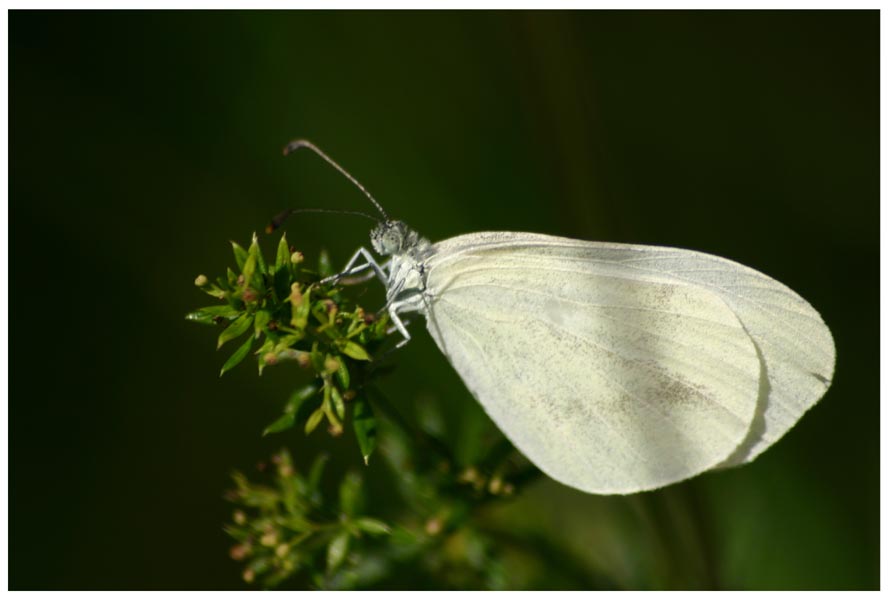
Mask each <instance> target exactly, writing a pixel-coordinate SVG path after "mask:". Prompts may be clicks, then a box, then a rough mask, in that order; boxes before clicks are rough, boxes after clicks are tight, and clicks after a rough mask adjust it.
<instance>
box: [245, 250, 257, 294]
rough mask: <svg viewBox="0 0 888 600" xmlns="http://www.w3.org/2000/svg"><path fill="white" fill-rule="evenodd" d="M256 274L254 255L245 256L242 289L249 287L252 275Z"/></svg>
mask: <svg viewBox="0 0 888 600" xmlns="http://www.w3.org/2000/svg"><path fill="white" fill-rule="evenodd" d="M255 272H256V255H255V254H250V255H249V256H247V260H245V261H244V269H243V275H244V289H247V288H248V287H250V282H251V281H252V280H253V273H255Z"/></svg>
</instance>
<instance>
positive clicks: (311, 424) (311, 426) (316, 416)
mask: <svg viewBox="0 0 888 600" xmlns="http://www.w3.org/2000/svg"><path fill="white" fill-rule="evenodd" d="M323 418H324V407H323V406H320V407H318V409H317V410H315V411H314V412H313V413H311V416H310V417H309V418H308V421H306V422H305V433H306V435H308V434H309V433H311V432H312V431H314V430H315V428H317V426H318V425H319V424H320V423H321V420H322V419H323Z"/></svg>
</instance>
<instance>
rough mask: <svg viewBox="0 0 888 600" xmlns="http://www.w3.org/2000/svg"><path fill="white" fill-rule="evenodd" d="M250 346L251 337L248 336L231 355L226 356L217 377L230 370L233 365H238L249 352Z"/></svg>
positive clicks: (251, 343) (251, 346) (251, 345)
mask: <svg viewBox="0 0 888 600" xmlns="http://www.w3.org/2000/svg"><path fill="white" fill-rule="evenodd" d="M252 348H253V337H252V336H250V337H248V338H247V341H245V342H244V343H243V344H241V346H240V348H238V349H237V350H235V351H234V354H232V355H231V356H229V357H228V360H226V361H225V364H224V365H222V370H221V371H219V377H222V376H223V375H225V373H227V372H228V371H230V370H231V369H233V368H234V367H236V366H237V365H239V364H240V362H241V361H242V360H243V359H244V358H246V356H247V354H249V353H250V350H251V349H252Z"/></svg>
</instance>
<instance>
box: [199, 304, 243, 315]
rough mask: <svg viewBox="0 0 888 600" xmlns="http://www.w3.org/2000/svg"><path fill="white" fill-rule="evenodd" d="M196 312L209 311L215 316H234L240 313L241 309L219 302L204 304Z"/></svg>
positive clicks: (209, 313) (208, 312)
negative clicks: (210, 304)
mask: <svg viewBox="0 0 888 600" xmlns="http://www.w3.org/2000/svg"><path fill="white" fill-rule="evenodd" d="M195 312H200V313H207V314H208V315H212V316H214V317H234V316H237V315H238V314H240V311H239V310H238V309H236V308H234V307H233V306H231V305H228V304H217V305H216V306H204V307H203V308H198V309H197V310H196V311H195Z"/></svg>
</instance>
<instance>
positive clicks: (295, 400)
mask: <svg viewBox="0 0 888 600" xmlns="http://www.w3.org/2000/svg"><path fill="white" fill-rule="evenodd" d="M317 393H318V386H316V385H314V384H310V385H306V386H304V387H301V388H299V389H298V390H296V391H295V392H293V393H292V394H290V398H289V399H288V400H287V404H286V406H285V407H284V412H288V413H292V414H294V415H295V414H296V412H297V411H298V410H299V407H300V406H302V403H303V402H305V401H306V400H308V399H309V398H311V397H312V396H314V395H315V394H317Z"/></svg>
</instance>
